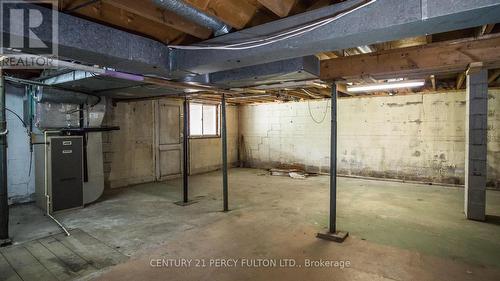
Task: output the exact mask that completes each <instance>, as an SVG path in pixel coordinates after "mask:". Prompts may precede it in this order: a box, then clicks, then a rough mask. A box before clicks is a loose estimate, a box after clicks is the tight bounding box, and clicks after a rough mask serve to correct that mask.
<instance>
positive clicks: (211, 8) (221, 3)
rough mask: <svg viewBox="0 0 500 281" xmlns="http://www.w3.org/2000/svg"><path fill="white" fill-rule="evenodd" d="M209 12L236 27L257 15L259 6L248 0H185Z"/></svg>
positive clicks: (244, 24)
mask: <svg viewBox="0 0 500 281" xmlns="http://www.w3.org/2000/svg"><path fill="white" fill-rule="evenodd" d="M185 1H186V2H188V3H189V4H191V5H193V6H194V7H196V8H198V9H200V10H202V11H204V12H205V13H207V14H210V15H213V16H215V17H217V18H219V19H220V20H221V21H223V22H225V23H226V24H228V25H230V26H232V27H234V28H236V29H242V28H244V27H245V26H246V25H247V24H248V23H249V22H250V20H252V17H253V16H254V15H255V13H256V11H257V8H256V7H255V6H253V5H251V4H249V3H248V2H247V1H234V0H209V1H207V0H185Z"/></svg>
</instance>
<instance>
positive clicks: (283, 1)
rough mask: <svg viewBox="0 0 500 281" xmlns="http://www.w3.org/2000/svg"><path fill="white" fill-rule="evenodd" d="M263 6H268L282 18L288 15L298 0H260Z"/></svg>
mask: <svg viewBox="0 0 500 281" xmlns="http://www.w3.org/2000/svg"><path fill="white" fill-rule="evenodd" d="M258 1H259V3H260V4H262V6H264V7H266V8H268V9H269V10H270V11H271V12H273V13H275V14H276V15H277V16H279V17H280V18H284V17H286V16H288V14H289V13H290V11H291V10H292V8H293V6H294V5H295V3H297V0H258Z"/></svg>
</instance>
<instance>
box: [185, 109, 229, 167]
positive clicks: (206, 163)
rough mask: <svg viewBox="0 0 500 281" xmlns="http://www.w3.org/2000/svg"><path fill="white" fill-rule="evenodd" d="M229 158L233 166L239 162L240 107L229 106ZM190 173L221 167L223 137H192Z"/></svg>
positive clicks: (227, 117)
mask: <svg viewBox="0 0 500 281" xmlns="http://www.w3.org/2000/svg"><path fill="white" fill-rule="evenodd" d="M226 109H227V113H226V114H227V116H226V122H227V125H226V126H227V153H228V155H227V158H228V160H227V161H228V163H229V164H230V165H231V166H235V165H236V163H237V162H238V108H237V107H236V106H228V107H227V108H226ZM189 154H190V173H191V174H199V173H204V172H209V171H214V170H217V169H220V168H221V166H222V139H221V138H220V137H217V138H199V139H198V138H193V139H190V153H189Z"/></svg>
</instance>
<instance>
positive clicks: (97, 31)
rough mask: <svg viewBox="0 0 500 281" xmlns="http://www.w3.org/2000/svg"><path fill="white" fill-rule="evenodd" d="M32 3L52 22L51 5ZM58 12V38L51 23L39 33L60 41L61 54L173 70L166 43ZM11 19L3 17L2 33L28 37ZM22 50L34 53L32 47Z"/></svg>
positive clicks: (137, 69)
mask: <svg viewBox="0 0 500 281" xmlns="http://www.w3.org/2000/svg"><path fill="white" fill-rule="evenodd" d="M0 2H3V1H1V0H0ZM26 5H27V4H22V6H19V8H26V7H27V6H26ZM32 7H33V8H36V9H38V10H40V11H41V13H42V16H43V20H44V21H50V22H52V14H51V13H52V11H51V10H50V9H47V8H43V7H40V6H32ZM56 13H58V14H57V15H58V27H59V30H58V34H57V37H56V38H57V40H53V36H52V32H51V29H50V28H47V26H50V25H45V24H43V25H41V26H40V27H38V28H37V29H36V35H37V36H38V37H39V38H40V39H41V40H42V41H44V42H45V43H49V44H52V43H53V41H56V42H57V47H58V48H57V49H58V56H59V58H61V59H70V60H76V61H79V62H81V63H85V64H90V65H100V66H105V67H110V68H114V69H117V70H120V71H125V72H132V73H137V74H158V75H167V74H168V73H169V50H168V47H167V46H165V45H164V44H162V43H160V42H157V41H155V40H151V39H148V38H144V37H141V36H138V35H135V34H131V33H128V32H125V31H121V30H118V29H116V28H112V27H108V26H105V25H101V24H98V23H94V22H91V21H88V20H85V19H81V18H77V17H74V16H71V15H67V14H64V13H60V12H56ZM7 20H8V19H7V17H4V18H3V21H4V24H3V30H2V33H6V34H8V35H7V36H10V35H14V36H16V37H26V34H21V33H16V32H17V31H16V30H11V29H8V28H7V26H8V25H7V22H6V21H7ZM22 51H23V52H27V53H30V51H32V50H30V49H22Z"/></svg>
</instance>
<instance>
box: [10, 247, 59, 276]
mask: <svg viewBox="0 0 500 281" xmlns="http://www.w3.org/2000/svg"><path fill="white" fill-rule="evenodd" d="M2 254H3V255H4V257H5V259H6V260H7V261H8V262H9V264H10V265H11V266H12V268H14V270H15V271H16V272H17V274H18V275H19V276H20V277H21V279H22V280H24V281H53V280H56V277H55V276H54V275H52V273H50V272H49V271H48V270H47V269H46V268H45V267H44V266H43V265H42V264H41V263H40V262H39V261H38V260H37V259H35V258H34V257H33V256H32V255H31V253H30V252H28V250H26V249H25V248H24V247H22V246H17V247H9V248H5V249H2Z"/></svg>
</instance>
